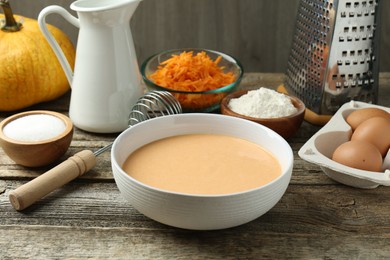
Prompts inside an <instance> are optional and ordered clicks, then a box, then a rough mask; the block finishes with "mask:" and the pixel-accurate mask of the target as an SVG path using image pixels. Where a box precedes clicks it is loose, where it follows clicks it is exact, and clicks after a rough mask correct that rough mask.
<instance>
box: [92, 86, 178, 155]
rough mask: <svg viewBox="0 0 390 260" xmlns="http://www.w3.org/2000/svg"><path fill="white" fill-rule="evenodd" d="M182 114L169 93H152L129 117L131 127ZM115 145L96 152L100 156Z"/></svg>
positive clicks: (147, 94)
mask: <svg viewBox="0 0 390 260" xmlns="http://www.w3.org/2000/svg"><path fill="white" fill-rule="evenodd" d="M180 113H182V108H181V105H180V103H179V101H178V100H177V99H176V98H175V97H174V96H173V95H172V94H171V93H169V92H168V91H151V92H148V93H146V94H145V95H143V96H142V97H140V98H139V99H138V101H137V103H136V104H135V105H134V106H133V107H132V109H131V111H130V115H129V127H131V126H133V125H135V124H138V123H140V122H142V121H146V120H148V119H151V118H155V117H160V116H167V115H173V114H180ZM112 145H113V143H110V144H109V145H106V146H104V147H103V148H100V149H99V150H97V151H95V152H94V155H95V156H98V155H100V154H102V153H104V152H105V151H107V150H109V149H111V147H112Z"/></svg>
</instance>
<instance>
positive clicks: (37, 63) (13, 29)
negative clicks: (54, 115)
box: [0, 1, 76, 111]
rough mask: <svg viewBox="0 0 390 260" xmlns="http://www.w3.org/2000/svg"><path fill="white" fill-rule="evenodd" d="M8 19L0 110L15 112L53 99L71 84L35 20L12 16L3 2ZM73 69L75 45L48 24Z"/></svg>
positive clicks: (0, 34) (1, 36) (0, 57)
mask: <svg viewBox="0 0 390 260" xmlns="http://www.w3.org/2000/svg"><path fill="white" fill-rule="evenodd" d="M0 5H1V6H2V8H3V11H4V15H0V19H1V20H3V19H4V18H5V23H4V26H3V27H2V28H1V31H0V111H14V110H18V109H22V108H26V107H28V106H31V105H34V104H37V103H40V102H45V101H50V100H53V99H56V98H58V97H60V96H62V95H63V94H64V93H66V92H67V91H68V90H69V88H70V86H69V83H68V80H67V78H66V76H65V73H64V71H63V69H62V67H61V65H60V63H59V61H58V59H57V57H56V56H55V54H54V52H53V51H52V49H51V47H50V46H49V44H48V42H47V40H46V39H45V37H44V36H43V34H42V33H41V31H40V29H39V26H38V22H37V21H36V20H34V19H30V18H26V17H22V16H19V15H15V16H14V15H13V13H12V10H11V8H10V6H9V3H8V1H1V2H0ZM17 21H18V22H17ZM48 28H49V30H50V32H51V33H52V34H53V36H54V37H55V38H56V40H57V42H58V44H59V45H60V46H61V49H62V50H63V51H64V54H65V56H66V58H67V59H68V61H69V64H70V65H71V67H72V68H73V66H74V62H75V55H76V53H75V48H74V46H73V44H72V42H71V41H70V40H69V38H68V37H67V36H66V35H65V34H64V33H63V32H62V31H61V30H59V29H58V28H56V27H54V26H51V25H48Z"/></svg>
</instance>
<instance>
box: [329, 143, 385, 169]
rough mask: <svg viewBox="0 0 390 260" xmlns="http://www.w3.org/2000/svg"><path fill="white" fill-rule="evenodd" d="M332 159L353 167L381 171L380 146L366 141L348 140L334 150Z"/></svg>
mask: <svg viewBox="0 0 390 260" xmlns="http://www.w3.org/2000/svg"><path fill="white" fill-rule="evenodd" d="M332 160H334V161H336V162H338V163H341V164H343V165H345V166H349V167H352V168H356V169H360V170H365V171H373V172H380V171H381V170H382V162H383V160H382V155H381V153H380V152H379V150H378V148H376V146H374V145H373V144H371V143H369V142H365V141H348V142H345V143H343V144H341V145H340V146H339V147H337V149H336V150H335V151H334V152H333V156H332Z"/></svg>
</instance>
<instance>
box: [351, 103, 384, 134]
mask: <svg viewBox="0 0 390 260" xmlns="http://www.w3.org/2000/svg"><path fill="white" fill-rule="evenodd" d="M377 116H379V117H385V118H388V119H390V113H388V112H387V111H385V110H383V109H379V108H375V107H368V108H362V109H358V110H355V111H353V112H352V113H351V114H349V115H348V116H347V118H346V121H347V123H348V124H349V125H350V126H351V128H352V130H353V131H354V130H355V129H356V128H357V127H358V126H359V125H360V124H361V123H362V122H364V121H365V120H367V119H370V118H373V117H377Z"/></svg>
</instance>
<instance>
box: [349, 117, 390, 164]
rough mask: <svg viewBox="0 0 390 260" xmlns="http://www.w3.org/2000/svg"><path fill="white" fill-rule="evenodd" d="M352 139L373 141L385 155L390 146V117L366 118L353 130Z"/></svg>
mask: <svg viewBox="0 0 390 260" xmlns="http://www.w3.org/2000/svg"><path fill="white" fill-rule="evenodd" d="M351 140H360V141H366V142H369V143H372V144H373V145H375V146H376V147H377V148H378V149H379V151H380V153H381V155H382V157H384V156H385V155H386V153H387V151H388V150H389V148H390V119H387V118H384V117H373V118H370V119H367V120H365V121H364V122H363V123H361V124H360V125H359V126H358V127H357V128H356V130H355V131H354V132H353V134H352V137H351Z"/></svg>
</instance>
